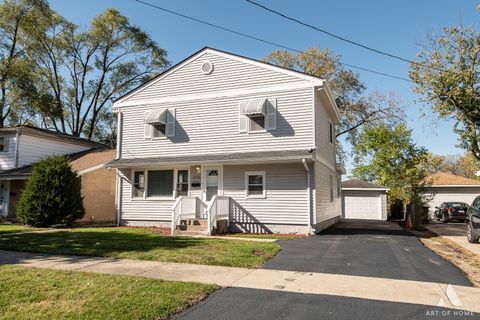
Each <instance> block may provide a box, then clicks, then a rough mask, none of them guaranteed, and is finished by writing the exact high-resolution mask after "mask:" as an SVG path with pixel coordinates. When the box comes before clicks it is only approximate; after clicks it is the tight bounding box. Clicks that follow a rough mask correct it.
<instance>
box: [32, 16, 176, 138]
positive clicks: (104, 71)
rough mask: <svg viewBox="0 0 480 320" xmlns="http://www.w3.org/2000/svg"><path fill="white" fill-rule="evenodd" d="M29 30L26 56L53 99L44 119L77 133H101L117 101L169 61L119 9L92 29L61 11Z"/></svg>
mask: <svg viewBox="0 0 480 320" xmlns="http://www.w3.org/2000/svg"><path fill="white" fill-rule="evenodd" d="M27 31H28V32H26V37H25V41H24V46H25V51H26V54H27V55H28V57H29V58H30V60H31V61H32V62H34V64H35V71H36V75H37V79H38V82H39V87H41V88H42V92H48V94H49V96H50V97H51V103H50V104H41V105H39V112H40V114H41V115H42V123H43V125H44V126H46V127H48V128H51V129H55V130H57V131H60V132H65V133H70V134H72V135H74V136H80V135H84V136H85V137H86V138H88V139H92V138H93V137H98V136H101V135H102V131H96V130H97V126H99V123H100V122H101V121H102V120H104V119H106V117H105V114H104V111H105V109H106V107H108V106H109V104H110V103H111V101H112V100H114V99H115V98H116V97H118V96H120V95H122V94H123V93H125V92H127V91H129V90H130V89H132V88H133V87H136V86H138V85H140V84H142V83H144V82H146V81H148V80H149V79H151V77H152V76H153V75H155V74H157V73H159V72H160V71H162V70H163V69H164V68H165V67H166V66H167V65H168V62H167V60H166V52H165V50H164V49H162V48H160V47H159V45H158V44H157V43H156V42H155V41H153V40H152V39H151V38H150V37H149V35H148V34H147V33H145V32H144V31H142V30H141V29H140V28H139V27H137V26H134V25H132V24H130V22H129V20H128V18H127V17H125V16H123V15H121V14H120V13H119V12H118V11H117V10H116V9H108V10H106V11H105V12H103V13H102V14H99V15H97V16H95V17H94V18H93V20H92V23H91V25H90V28H89V29H88V30H86V31H82V30H80V28H79V27H78V26H77V25H74V24H73V23H71V22H69V21H67V20H65V19H64V18H63V17H61V16H59V15H58V14H56V13H55V12H50V13H49V14H46V15H44V16H42V17H41V19H39V20H38V21H37V23H36V25H35V26H34V28H31V29H29V30H27ZM99 127H102V125H100V126H99ZM108 134H109V133H107V135H108Z"/></svg>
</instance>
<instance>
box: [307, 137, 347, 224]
mask: <svg viewBox="0 0 480 320" xmlns="http://www.w3.org/2000/svg"><path fill="white" fill-rule="evenodd" d="M326 138H327V139H326V141H327V143H328V136H326ZM314 173H315V179H314V180H315V187H314V188H315V219H316V220H315V221H316V223H321V222H323V221H326V220H329V219H331V218H335V217H339V216H340V215H341V212H342V201H341V198H339V197H333V201H330V177H331V176H332V175H333V176H336V175H337V173H336V172H335V171H333V170H331V169H329V168H327V167H326V166H325V165H323V164H322V163H320V162H319V161H315V166H314ZM333 182H334V183H338V179H333ZM333 187H334V188H335V189H337V188H336V186H333Z"/></svg>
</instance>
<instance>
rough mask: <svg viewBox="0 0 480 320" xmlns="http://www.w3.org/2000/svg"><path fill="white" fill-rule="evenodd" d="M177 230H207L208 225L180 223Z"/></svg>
mask: <svg viewBox="0 0 480 320" xmlns="http://www.w3.org/2000/svg"><path fill="white" fill-rule="evenodd" d="M177 230H181V231H184V230H188V231H206V230H207V226H197V225H184V224H180V225H178V226H177Z"/></svg>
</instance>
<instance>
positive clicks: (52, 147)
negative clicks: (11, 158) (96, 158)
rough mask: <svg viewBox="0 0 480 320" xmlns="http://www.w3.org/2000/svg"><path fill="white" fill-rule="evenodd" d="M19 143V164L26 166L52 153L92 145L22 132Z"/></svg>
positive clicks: (70, 152)
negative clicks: (66, 141)
mask: <svg viewBox="0 0 480 320" xmlns="http://www.w3.org/2000/svg"><path fill="white" fill-rule="evenodd" d="M19 140H20V143H19V145H18V166H19V167H22V166H26V165H29V164H32V163H35V162H38V161H40V160H42V159H44V158H46V157H48V156H52V155H66V154H72V153H77V152H80V151H84V150H87V149H90V147H87V146H82V145H78V144H73V143H65V142H61V141H56V140H52V139H45V138H40V137H34V136H30V135H26V134H22V135H21V136H20V138H19Z"/></svg>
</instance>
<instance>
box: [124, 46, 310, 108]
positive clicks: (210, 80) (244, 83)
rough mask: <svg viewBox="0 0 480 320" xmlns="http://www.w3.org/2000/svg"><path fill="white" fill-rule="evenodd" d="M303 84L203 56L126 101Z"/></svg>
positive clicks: (301, 80) (301, 81)
mask: <svg viewBox="0 0 480 320" xmlns="http://www.w3.org/2000/svg"><path fill="white" fill-rule="evenodd" d="M207 60H208V61H210V62H211V63H212V64H213V66H214V70H213V72H212V73H211V74H208V75H205V74H204V73H203V72H202V71H201V70H202V69H201V68H202V64H203V63H204V62H205V61H207ZM305 82H306V81H305V80H303V79H300V78H298V77H295V76H293V75H286V74H284V73H281V72H276V71H273V70H271V69H267V68H263V67H259V66H255V65H252V64H250V63H244V62H241V61H237V60H234V59H229V58H227V57H223V56H220V55H216V54H213V53H209V52H208V53H205V54H203V55H202V56H200V57H197V58H196V59H195V60H193V61H190V63H187V64H185V65H183V66H182V67H180V68H178V69H177V70H175V71H173V72H172V73H170V74H169V75H167V76H166V77H165V78H163V79H161V80H159V81H156V82H155V81H154V82H153V83H152V84H150V85H147V87H146V88H144V89H141V90H139V91H138V92H136V93H134V94H133V95H132V96H131V97H129V98H128V101H132V102H133V103H134V102H135V101H138V100H148V99H158V98H160V97H161V98H166V97H178V96H183V95H187V94H188V95H191V94H210V93H213V92H219V91H227V90H232V89H238V88H242V89H253V88H261V87H264V86H265V85H266V84H271V85H273V84H282V85H283V84H298V83H305Z"/></svg>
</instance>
